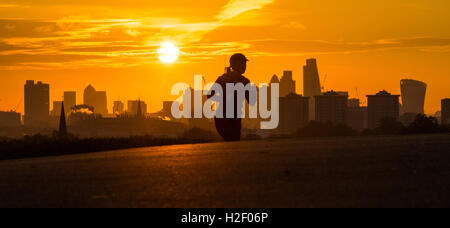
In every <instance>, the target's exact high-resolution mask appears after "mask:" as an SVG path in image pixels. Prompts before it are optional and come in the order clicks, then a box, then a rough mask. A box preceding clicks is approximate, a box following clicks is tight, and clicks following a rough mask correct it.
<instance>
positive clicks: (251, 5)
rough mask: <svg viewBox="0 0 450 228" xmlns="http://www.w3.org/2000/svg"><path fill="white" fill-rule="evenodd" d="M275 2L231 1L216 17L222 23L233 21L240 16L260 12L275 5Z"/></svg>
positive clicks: (266, 0) (254, 0)
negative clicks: (254, 11)
mask: <svg viewBox="0 0 450 228" xmlns="http://www.w3.org/2000/svg"><path fill="white" fill-rule="evenodd" d="M273 1H274V0H230V1H229V2H228V3H227V4H226V5H225V6H224V7H223V8H222V11H221V12H220V13H219V15H217V16H216V18H217V19H218V20H220V21H221V22H223V21H226V20H229V19H232V18H234V17H237V16H239V15H240V14H242V13H244V12H247V11H250V10H258V9H261V8H263V7H264V6H266V5H268V4H271V3H273Z"/></svg>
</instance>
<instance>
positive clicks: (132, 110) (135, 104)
mask: <svg viewBox="0 0 450 228" xmlns="http://www.w3.org/2000/svg"><path fill="white" fill-rule="evenodd" d="M139 104H140V109H141V110H139ZM138 111H140V114H142V115H145V114H147V104H146V103H145V102H144V101H141V100H134V101H128V114H130V115H132V116H137V115H138V114H139V113H138Z"/></svg>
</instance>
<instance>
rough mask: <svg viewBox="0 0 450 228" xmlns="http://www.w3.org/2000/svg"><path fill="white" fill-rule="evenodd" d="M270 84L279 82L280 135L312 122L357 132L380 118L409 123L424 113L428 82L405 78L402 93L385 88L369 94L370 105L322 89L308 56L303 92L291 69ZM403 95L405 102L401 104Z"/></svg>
mask: <svg viewBox="0 0 450 228" xmlns="http://www.w3.org/2000/svg"><path fill="white" fill-rule="evenodd" d="M270 83H280V124H279V127H278V129H277V131H278V133H280V134H291V133H294V132H295V131H297V130H298V129H299V128H302V127H304V126H306V125H307V124H308V123H309V122H310V121H317V122H322V123H332V124H334V125H347V126H349V127H351V128H353V129H354V130H356V131H363V130H365V129H375V128H377V127H378V126H379V124H380V121H381V120H382V119H385V118H390V119H393V120H395V121H401V122H402V123H403V124H405V125H408V124H410V123H411V122H413V121H414V120H415V118H416V116H417V114H424V106H425V98H426V91H427V84H425V83H423V82H420V81H416V80H411V79H404V80H402V81H401V82H400V87H401V95H396V94H390V93H389V92H387V91H386V90H382V91H380V92H378V93H377V94H373V95H367V105H366V106H363V105H362V102H361V100H360V99H358V98H349V93H348V92H339V91H323V87H321V84H320V77H319V70H318V66H317V61H316V59H308V60H307V61H306V65H304V66H303V95H299V94H297V93H296V88H295V86H296V85H295V81H294V80H293V75H292V72H291V71H285V72H284V74H283V77H282V78H281V79H278V77H277V76H276V75H275V76H273V77H272V79H271V81H270ZM400 97H401V100H402V103H400ZM441 119H442V121H441V122H442V124H449V123H450V99H444V100H442V111H441Z"/></svg>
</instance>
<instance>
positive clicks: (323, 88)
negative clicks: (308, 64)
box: [321, 74, 328, 93]
mask: <svg viewBox="0 0 450 228" xmlns="http://www.w3.org/2000/svg"><path fill="white" fill-rule="evenodd" d="M327 76H328V75H327V74H325V77H324V78H323V83H322V87H321V89H322V92H323V93H324V92H326V91H325V83H326V82H327Z"/></svg>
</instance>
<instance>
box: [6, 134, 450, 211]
mask: <svg viewBox="0 0 450 228" xmlns="http://www.w3.org/2000/svg"><path fill="white" fill-rule="evenodd" d="M449 193H450V135H434V136H410V137H380V138H347V139H342V138H341V139H319V140H276V141H255V142H241V143H228V144H225V143H216V144H203V145H182V146H165V147H153V148H141V149H130V150H121V151H113V152H104V153H95V154H84V155H71V156H62V157H49V158H38V159H27V160H15V161H3V162H0V206H2V207H449V206H450V194H449Z"/></svg>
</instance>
